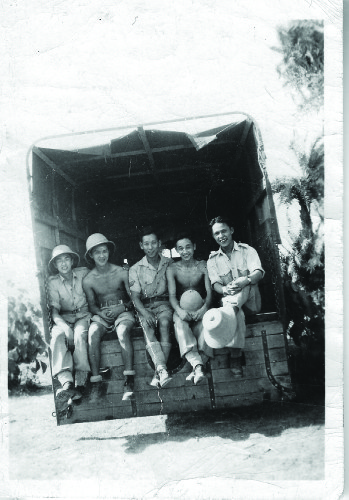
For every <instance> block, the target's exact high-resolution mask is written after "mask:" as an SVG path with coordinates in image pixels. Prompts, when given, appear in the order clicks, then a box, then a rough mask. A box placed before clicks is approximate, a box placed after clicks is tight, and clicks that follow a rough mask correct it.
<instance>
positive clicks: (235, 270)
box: [207, 241, 265, 285]
mask: <svg viewBox="0 0 349 500" xmlns="http://www.w3.org/2000/svg"><path fill="white" fill-rule="evenodd" d="M256 270H258V271H261V273H262V275H263V276H264V274H265V272H264V269H263V267H262V264H261V261H260V258H259V256H258V253H257V252H256V250H255V249H254V248H252V247H250V246H249V245H247V244H246V243H236V241H234V247H233V251H232V252H231V257H230V259H229V257H228V256H227V255H226V254H225V253H224V252H223V250H222V249H221V248H220V249H219V250H217V251H216V252H212V253H211V254H210V256H209V258H208V261H207V271H208V275H209V278H210V281H211V284H212V285H214V284H215V283H220V284H221V285H227V284H228V283H230V282H231V281H233V280H235V279H237V278H240V277H241V276H247V275H249V274H251V273H253V271H256Z"/></svg>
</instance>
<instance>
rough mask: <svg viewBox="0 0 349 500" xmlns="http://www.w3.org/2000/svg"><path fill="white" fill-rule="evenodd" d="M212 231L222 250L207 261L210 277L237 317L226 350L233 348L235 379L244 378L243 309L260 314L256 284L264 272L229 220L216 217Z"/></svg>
mask: <svg viewBox="0 0 349 500" xmlns="http://www.w3.org/2000/svg"><path fill="white" fill-rule="evenodd" d="M210 227H211V230H212V236H213V238H214V239H215V241H216V242H217V243H218V245H219V246H220V248H219V250H217V251H216V252H212V253H211V255H210V257H209V259H208V262H207V270H208V275H209V278H210V281H211V284H212V286H213V288H214V290H215V291H216V292H217V293H219V294H220V295H221V296H222V306H223V308H224V310H225V311H227V312H228V313H229V314H231V315H235V316H236V320H237V328H236V331H235V335H234V338H233V340H232V341H231V342H230V343H229V344H228V345H227V346H226V347H229V348H231V370H232V373H233V375H235V376H242V367H241V349H242V348H243V347H244V345H245V333H246V325H245V315H244V312H243V310H242V306H244V307H245V308H246V309H247V310H249V311H250V312H252V313H257V312H259V311H260V309H261V298H260V293H259V289H258V285H257V283H258V282H259V281H260V280H261V279H262V278H263V276H264V270H263V268H262V264H261V261H260V259H259V256H258V253H257V252H256V250H255V249H254V248H252V247H250V246H249V245H247V244H245V243H237V242H236V241H234V239H233V233H234V228H233V227H232V225H231V223H230V221H229V220H228V219H227V218H224V217H221V216H219V217H216V218H215V219H213V220H212V221H211V222H210Z"/></svg>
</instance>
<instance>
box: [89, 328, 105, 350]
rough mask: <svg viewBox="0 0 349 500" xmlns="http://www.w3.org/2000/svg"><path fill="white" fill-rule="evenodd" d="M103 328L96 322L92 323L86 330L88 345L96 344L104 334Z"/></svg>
mask: <svg viewBox="0 0 349 500" xmlns="http://www.w3.org/2000/svg"><path fill="white" fill-rule="evenodd" d="M104 331H105V328H104V326H103V325H99V324H98V323H92V324H91V326H90V328H89V330H88V343H89V345H95V344H98V343H99V342H100V341H101V338H102V337H103V335H104Z"/></svg>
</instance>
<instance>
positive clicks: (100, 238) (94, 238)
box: [85, 233, 115, 264]
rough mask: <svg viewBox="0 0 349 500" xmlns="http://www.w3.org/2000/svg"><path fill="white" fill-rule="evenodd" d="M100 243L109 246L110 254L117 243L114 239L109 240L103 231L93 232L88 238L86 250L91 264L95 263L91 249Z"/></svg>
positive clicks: (86, 257)
mask: <svg viewBox="0 0 349 500" xmlns="http://www.w3.org/2000/svg"><path fill="white" fill-rule="evenodd" d="M98 245H107V246H108V248H109V252H110V254H112V253H113V252H114V250H115V244H114V243H113V242H112V241H109V240H107V238H106V237H105V236H104V235H103V234H101V233H94V234H91V236H89V237H88V238H87V240H86V252H85V260H86V261H87V262H88V263H89V264H93V262H94V261H93V259H92V257H91V255H90V251H91V250H92V249H93V248H95V247H97V246H98Z"/></svg>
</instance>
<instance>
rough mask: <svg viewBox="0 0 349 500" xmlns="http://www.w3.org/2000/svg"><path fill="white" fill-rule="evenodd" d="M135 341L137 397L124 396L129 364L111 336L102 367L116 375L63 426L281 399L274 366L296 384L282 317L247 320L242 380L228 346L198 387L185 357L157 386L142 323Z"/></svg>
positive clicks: (62, 420) (282, 379)
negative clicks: (126, 398)
mask: <svg viewBox="0 0 349 500" xmlns="http://www.w3.org/2000/svg"><path fill="white" fill-rule="evenodd" d="M263 331H265V340H264V343H265V341H266V342H267V348H266V344H265V345H264V346H263V336H262V332H263ZM133 345H134V366H135V371H136V376H135V391H134V398H133V399H132V400H130V401H122V395H123V383H124V376H123V370H124V367H123V362H122V358H121V351H120V345H119V341H118V340H105V341H103V342H102V345H101V351H102V357H101V366H108V367H110V369H111V377H110V379H109V380H104V381H103V382H102V390H101V392H102V396H101V397H100V398H99V399H98V401H96V402H91V401H90V400H89V395H88V394H87V395H86V396H84V398H83V399H82V401H81V403H80V404H79V405H75V404H74V405H73V407H72V412H70V413H71V414H70V415H69V418H67V416H66V415H58V418H57V422H58V424H59V425H62V424H68V423H69V424H70V423H77V422H92V421H100V420H109V419H122V418H128V417H142V416H148V415H161V414H170V413H181V412H193V411H198V410H215V409H222V408H232V407H239V406H244V405H251V404H255V403H258V402H263V400H265V399H277V398H279V397H280V391H279V390H278V389H277V388H276V387H275V386H274V385H273V384H272V383H271V381H270V379H269V377H268V372H267V368H268V366H270V373H271V374H272V376H274V377H275V379H276V380H277V381H278V382H279V383H280V384H281V385H282V386H284V387H286V388H290V387H291V380H290V375H289V369H288V363H287V350H286V345H285V336H284V333H283V327H282V324H281V322H280V321H277V320H272V321H259V322H258V323H253V324H249V325H247V334H246V345H245V348H244V354H245V360H246V364H245V366H244V367H243V372H244V375H243V377H242V378H241V379H236V378H234V377H233V376H232V374H231V371H230V369H229V365H228V350H227V349H218V350H215V357H214V359H211V360H210V361H209V362H208V363H207V365H206V371H207V379H206V380H204V381H203V382H202V383H201V384H199V385H198V386H195V385H193V383H192V382H189V381H187V380H186V377H187V375H188V374H189V373H190V372H191V371H192V370H191V366H190V365H189V363H188V362H183V366H182V367H181V368H180V369H179V370H178V372H176V373H174V374H173V379H172V381H171V382H170V383H169V384H168V385H167V386H166V387H164V388H163V389H156V388H154V387H152V386H150V385H149V382H150V381H151V379H152V376H153V373H154V371H153V369H152V368H151V366H150V364H149V362H148V359H147V354H146V349H145V343H144V340H143V336H142V334H141V330H140V328H135V329H134V336H133ZM266 358H269V360H268V359H266ZM269 363H270V365H269Z"/></svg>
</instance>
